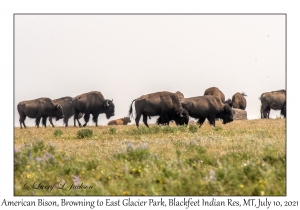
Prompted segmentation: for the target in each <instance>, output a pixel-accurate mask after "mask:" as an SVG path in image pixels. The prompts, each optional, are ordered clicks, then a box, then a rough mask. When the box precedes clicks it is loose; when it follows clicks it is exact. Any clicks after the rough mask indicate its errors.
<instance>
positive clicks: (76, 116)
mask: <svg viewBox="0 0 300 210" xmlns="http://www.w3.org/2000/svg"><path fill="white" fill-rule="evenodd" d="M79 114H80V113H79V112H78V111H77V110H75V111H74V127H76V120H77V122H78V125H79V127H81V123H80V122H79Z"/></svg>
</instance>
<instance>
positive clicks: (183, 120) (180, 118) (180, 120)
mask: <svg viewBox="0 0 300 210" xmlns="http://www.w3.org/2000/svg"><path fill="white" fill-rule="evenodd" d="M189 119H190V117H189V113H188V112H187V111H186V110H185V109H182V110H181V111H180V113H177V115H175V123H176V125H187V124H189Z"/></svg>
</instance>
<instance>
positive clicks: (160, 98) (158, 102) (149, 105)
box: [129, 91, 189, 127]
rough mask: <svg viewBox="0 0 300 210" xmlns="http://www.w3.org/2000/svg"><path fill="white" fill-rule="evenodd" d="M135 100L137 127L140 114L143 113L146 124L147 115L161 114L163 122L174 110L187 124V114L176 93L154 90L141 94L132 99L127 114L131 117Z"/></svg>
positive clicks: (166, 120)
mask: <svg viewBox="0 0 300 210" xmlns="http://www.w3.org/2000/svg"><path fill="white" fill-rule="evenodd" d="M133 102H135V111H136V118H135V122H136V126H137V127H139V121H140V117H141V115H143V122H144V124H145V125H146V126H147V127H149V126H148V123H147V116H157V115H158V116H161V117H162V121H163V122H168V121H169V119H168V118H169V116H170V115H172V113H173V112H174V113H175V115H176V116H179V117H180V118H183V119H184V120H185V122H186V124H188V121H189V115H188V113H187V111H186V110H185V109H183V108H182V106H181V104H180V100H179V97H178V95H177V94H176V93H171V92H167V91H164V92H156V93H151V94H147V95H143V96H141V97H139V98H137V99H134V100H133V101H132V103H131V105H130V109H129V115H131V116H132V117H133V111H132V104H133Z"/></svg>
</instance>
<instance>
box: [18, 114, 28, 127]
mask: <svg viewBox="0 0 300 210" xmlns="http://www.w3.org/2000/svg"><path fill="white" fill-rule="evenodd" d="M25 119H26V115H20V120H19V121H20V127H21V128H22V124H23V125H24V128H26V125H25Z"/></svg>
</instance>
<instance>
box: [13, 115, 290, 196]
mask: <svg viewBox="0 0 300 210" xmlns="http://www.w3.org/2000/svg"><path fill="white" fill-rule="evenodd" d="M285 122H286V121H285V120H284V119H269V120H245V121H234V122H232V123H229V124H226V125H222V124H221V122H220V121H217V122H216V127H211V126H210V125H209V124H208V123H207V122H205V123H204V124H203V126H202V127H201V128H200V129H198V131H197V132H195V133H193V132H191V131H190V130H189V129H188V128H186V127H176V126H174V125H171V126H170V127H159V126H155V125H150V129H148V128H145V127H144V126H143V125H142V126H141V127H140V128H139V129H137V128H136V126H135V125H127V126H99V127H87V128H88V129H90V130H92V131H93V136H92V137H90V138H84V139H78V138H77V132H78V130H80V129H81V128H74V127H68V128H65V127H56V128H52V127H47V128H35V127H29V128H27V129H20V128H15V135H14V137H15V142H14V144H15V148H21V149H22V148H23V147H24V144H26V145H30V144H31V143H33V142H34V141H35V139H40V140H43V142H44V143H45V144H48V143H51V145H53V146H54V148H55V154H63V155H64V156H66V157H70V158H71V159H72V161H73V162H72V164H74V165H73V166H74V167H78V168H81V169H80V170H81V171H80V172H79V171H75V172H72V173H74V175H76V176H78V177H80V178H81V180H84V181H85V182H86V183H90V184H93V185H96V186H98V188H101V189H99V190H94V191H89V192H88V191H84V192H83V191H80V192H81V193H82V194H94V195H104V194H105V195H112V194H116V195H122V194H123V192H126V194H132V195H143V194H145V195H155V194H159V195H190V194H192V195H203V194H204V195H211V194H216V195H240V194H242V195H256V194H259V193H261V192H263V194H270V195H274V194H283V195H284V194H285V177H280V180H281V183H280V184H278V185H276V186H273V188H272V189H269V190H267V189H266V188H265V187H263V189H265V190H264V191H263V190H258V188H257V186H256V185H254V184H253V182H254V181H253V180H250V181H249V180H248V179H245V180H244V178H239V177H235V176H236V175H234V173H233V174H228V176H233V177H232V178H233V179H241V180H244V181H240V182H243V183H240V184H241V186H245V187H243V189H235V190H234V189H232V185H235V184H232V183H231V184H228V183H227V181H224V180H225V178H224V180H221V178H220V180H218V182H216V183H214V184H217V185H216V186H215V185H213V186H211V184H210V185H208V186H210V187H209V189H210V188H211V189H210V190H207V191H197V188H195V189H194V186H192V185H195V186H198V190H199V186H206V185H207V182H206V181H203V179H204V177H205V173H208V172H209V171H211V170H213V171H215V172H216V173H217V172H218V171H219V172H218V173H221V174H222V173H223V172H222V170H223V169H224V170H225V169H226V170H228V169H231V168H232V167H234V168H236V170H237V171H236V173H239V172H240V171H239V170H240V168H238V166H240V165H243V164H246V165H247V164H250V163H253V164H257V167H259V168H258V169H257V170H259V171H264V170H265V169H264V167H263V166H262V165H263V164H267V163H265V162H266V161H265V160H263V158H265V157H266V155H271V156H272V157H271V158H273V159H274V158H275V159H276V158H277V157H278V158H279V159H280V158H281V157H284V159H285V153H286V126H285ZM190 126H193V125H190ZM55 130H61V131H62V134H61V135H60V136H59V135H58V136H55V135H54V132H55ZM126 142H130V143H131V144H132V146H133V148H136V147H138V146H139V145H140V146H142V145H144V144H146V145H147V149H146V150H147V151H148V152H149V153H150V154H151V156H150V157H149V158H147V159H145V160H143V161H140V162H139V161H137V162H136V161H128V160H127V159H126V158H125V159H120V160H118V159H117V160H116V159H115V158H114V157H115V156H114V155H115V154H127V153H126V148H127V149H128V145H127V146H126ZM189 145H192V147H193V148H192V149H191V150H189ZM193 145H195V146H193ZM198 147H199V148H205V150H206V152H205V155H206V156H203V154H200V153H197V152H196V153H195V151H198V150H199V148H198ZM269 151H271V152H269ZM127 155H128V154H127ZM124 157H125V156H124ZM197 158H198V159H199V158H200V159H201V158H211V159H212V160H211V161H212V162H213V163H210V162H209V163H207V165H202V166H200V165H199V164H200V162H199V164H198V163H197V162H195V163H192V162H190V160H191V159H192V160H193V161H196V160H198V159H197ZM194 159H195V160H194ZM200 159H199V160H200ZM89 161H91V162H93V161H96V162H95V164H96V165H95V167H94V168H93V170H92V171H90V170H87V169H86V166H85V163H87V162H89ZM222 161H223V162H222ZM274 161H277V159H276V160H274ZM29 162H30V161H29ZM178 163H180V164H181V165H180V164H179V165H180V166H179V165H178ZM28 164H29V166H30V167H31V170H30V171H31V172H30V171H27V173H32V174H34V173H33V172H36V168H35V166H34V162H30V163H28ZM31 164H32V166H31ZM62 164H66V163H62ZM193 164H195V166H194V165H193ZM138 165H139V166H140V167H142V168H143V170H142V171H143V173H142V175H141V176H135V175H134V173H130V172H128V170H129V171H130V170H133V169H135V170H139V169H138V167H139V166H138ZM225 165H226V166H225ZM146 166H147V167H146ZM171 166H172V167H171ZM126 167H127V169H126ZM135 167H136V168H135ZM170 167H171V168H170ZM193 167H194V169H196V171H195V170H193ZM268 167H269V168H271V169H270V170H275V168H272V167H275V166H273V165H272V164H271V163H270V165H268ZM280 167H281V168H280V169H278V168H276V170H280V174H285V163H284V164H282V165H281V166H280ZM63 168H64V166H63V165H62V166H60V167H57V171H56V173H54V174H55V176H56V179H57V177H59V178H60V179H64V180H67V179H68V178H66V177H69V180H71V178H70V175H71V174H63V173H62V172H61V170H63ZM163 170H164V171H163ZM226 170H225V171H226ZM249 170H250V169H249ZM251 170H252V169H251ZM253 170H254V169H253ZM255 170H256V169H255ZM268 170H269V169H268ZM268 170H267V171H268ZM82 171H84V173H83V174H82ZM165 171H170V172H165ZM24 173H25V171H22V170H19V171H18V172H17V173H15V178H18V182H17V183H15V184H16V186H15V187H16V188H17V189H18V190H16V191H15V192H16V194H20V195H26V194H28V191H26V190H24V189H22V187H21V184H22V182H24V181H25V179H24V180H23V178H22V176H26V175H24ZM36 173H37V172H36ZM41 173H44V174H47V173H48V177H50V181H51V176H52V175H54V174H53V172H51V173H50V172H47V170H46V171H43V172H38V173H37V174H41ZM97 173H99V174H100V175H99V174H97ZM116 173H117V174H122V176H121V177H123V178H120V177H119V178H112V177H117V176H116V175H115V174H116ZM168 173H171V174H173V173H174V174H176V175H174V177H173V179H174V178H177V180H176V181H175V180H173V179H172V175H162V174H168ZM245 173H247V171H246V172H245ZM259 173H260V172H259ZM269 173H270V171H268V173H265V172H264V176H266V177H265V179H266V180H267V179H270V180H267V181H269V183H271V182H275V181H278V180H277V178H278V176H277V178H276V176H275V177H273V176H271V175H270V174H269ZM104 174H105V175H104ZM112 174H114V176H113V175H112ZM103 176H107V177H108V176H111V178H110V179H109V181H108V180H104V179H101V178H99V177H102V178H103ZM206 176H207V174H206ZM224 176H225V177H226V175H224ZM107 177H106V178H107ZM157 177H161V181H159V178H157ZM170 177H171V179H170ZM188 177H189V179H191V180H195V179H196V180H199V182H198V184H192V182H191V183H190V182H189V181H182V180H184V179H185V178H188ZM220 177H223V175H220ZM262 177H263V176H262ZM262 177H260V178H258V179H259V180H262ZM248 178H249V177H248ZM53 179H54V178H53ZM137 179H138V180H137ZM227 179H229V178H227ZM15 180H16V179H15ZM32 181H33V180H32ZM270 181H271V182H270ZM183 184H185V185H186V186H185V187H184V186H183ZM132 185H136V186H138V188H139V189H136V190H132V189H131V188H132ZM148 185H149V186H148ZM157 185H158V186H157ZM161 185H162V186H161ZM164 185H166V186H164ZM189 185H191V186H190V189H189V188H188V187H189ZM260 185H261V184H260ZM100 186H101V187H100ZM160 186H161V187H160ZM167 186H168V189H167V190H166V189H165V188H166V187H167ZM258 186H259V184H258ZM151 187H152V188H151ZM164 187H165V188H164ZM206 188H207V186H206ZM275 188H276V189H275ZM153 189H154V190H153ZM246 189H247V190H246ZM143 190H144V191H143ZM34 192H35V193H38V194H40V193H42V194H47V195H48V194H49V192H43V191H38V192H36V191H34ZM80 192H76V193H75V194H78V193H79V194H80ZM30 193H32V191H30ZM30 193H29V194H30ZM50 194H61V192H60V191H54V190H53V191H52V192H51V193H50ZM70 194H72V192H70ZM73 194H74V192H73Z"/></svg>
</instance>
